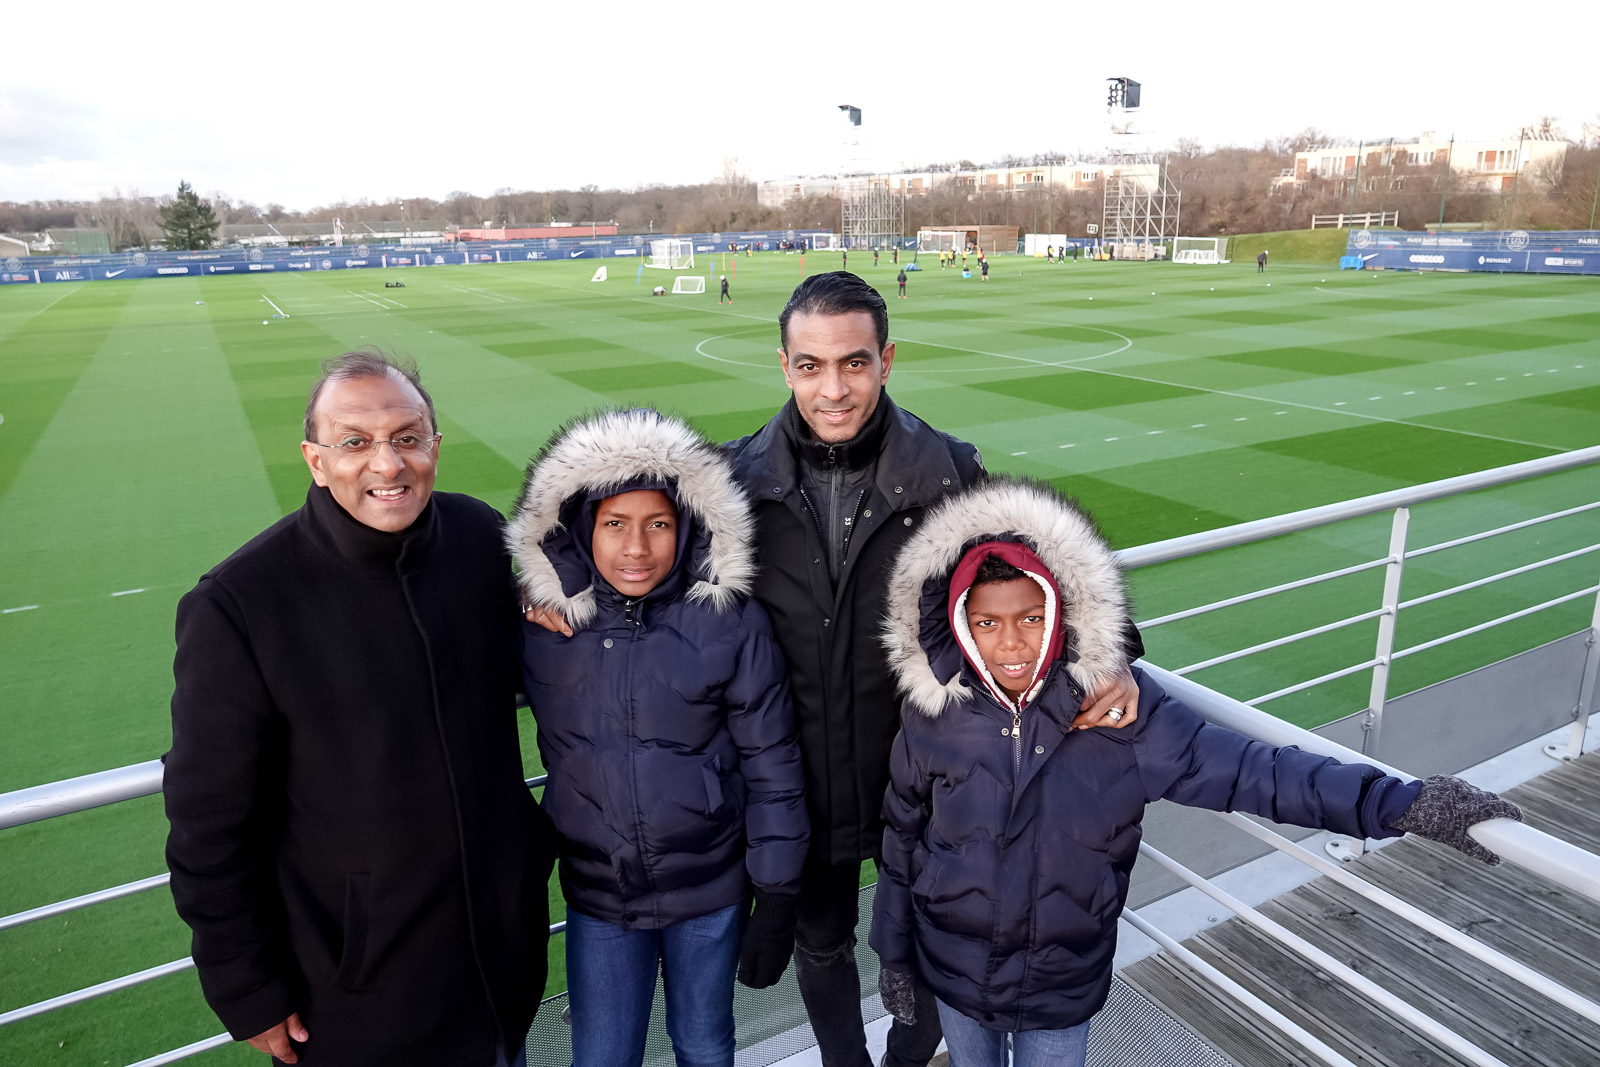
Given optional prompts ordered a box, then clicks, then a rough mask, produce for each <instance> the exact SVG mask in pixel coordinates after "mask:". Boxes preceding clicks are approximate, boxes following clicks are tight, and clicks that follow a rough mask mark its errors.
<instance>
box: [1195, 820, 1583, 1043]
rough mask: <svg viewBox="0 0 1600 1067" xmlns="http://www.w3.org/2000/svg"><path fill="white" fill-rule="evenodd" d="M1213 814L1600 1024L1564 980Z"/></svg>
mask: <svg viewBox="0 0 1600 1067" xmlns="http://www.w3.org/2000/svg"><path fill="white" fill-rule="evenodd" d="M1212 814H1214V815H1216V816H1217V817H1218V818H1220V819H1224V820H1226V821H1227V822H1229V823H1230V824H1232V825H1234V826H1237V827H1239V828H1240V829H1242V830H1244V831H1245V832H1246V833H1248V834H1250V835H1251V836H1252V837H1254V838H1256V839H1257V840H1258V841H1263V842H1265V843H1267V844H1269V845H1271V846H1272V847H1273V848H1275V849H1277V850H1278V851H1279V852H1282V853H1283V854H1284V855H1286V856H1288V857H1290V858H1291V859H1295V860H1298V861H1299V862H1301V863H1303V864H1305V865H1306V866H1307V867H1310V868H1311V869H1312V870H1314V871H1316V872H1318V873H1319V874H1321V875H1323V876H1324V877H1326V878H1329V879H1331V880H1332V881H1335V882H1337V883H1338V884H1340V885H1341V886H1343V887H1344V888H1346V889H1348V890H1350V892H1352V893H1355V894H1357V895H1359V896H1361V897H1364V898H1366V899H1367V900H1370V901H1371V902H1372V903H1374V904H1376V905H1378V906H1379V907H1380V908H1383V909H1384V910H1386V911H1389V912H1392V913H1394V914H1395V915H1398V916H1399V917H1400V918H1402V919H1404V920H1405V921H1407V922H1409V923H1411V924H1412V925H1413V926H1416V927H1418V928H1419V929H1422V930H1425V931H1427V932H1428V933H1429V934H1432V935H1433V936H1434V937H1437V938H1438V939H1439V940H1441V941H1445V942H1447V943H1449V944H1451V945H1454V946H1455V947H1456V948H1458V949H1460V950H1461V951H1462V952H1465V953H1466V954H1467V955H1469V956H1471V957H1472V958H1473V959H1476V960H1478V961H1480V962H1482V963H1484V964H1486V965H1488V966H1490V967H1493V968H1494V969H1495V970H1497V971H1499V972H1500V973H1501V974H1503V975H1505V976H1506V977H1508V978H1510V979H1512V980H1513V981H1516V982H1520V983H1522V984H1523V985H1525V986H1527V987H1528V988H1529V989H1531V990H1533V991H1534V992H1536V993H1538V994H1539V995H1540V996H1542V997H1546V998H1548V999H1549V1000H1552V1001H1554V1002H1556V1003H1557V1004H1560V1005H1561V1006H1562V1007H1564V1008H1567V1009H1569V1010H1571V1011H1573V1012H1575V1013H1577V1014H1578V1015H1581V1016H1583V1017H1584V1018H1585V1019H1588V1020H1589V1021H1590V1022H1592V1023H1600V1004H1596V1003H1595V1002H1594V1001H1592V1000H1590V999H1589V998H1588V997H1585V996H1583V995H1581V994H1579V993H1576V992H1574V991H1573V990H1571V989H1568V988H1567V987H1566V986H1564V985H1562V984H1561V983H1560V982H1557V981H1555V980H1554V979H1552V978H1549V977H1547V976H1545V975H1543V974H1540V973H1539V972H1538V971H1536V970H1534V969H1533V968H1532V967H1529V966H1528V965H1527V964H1525V963H1522V962H1520V961H1518V960H1514V959H1512V958H1511V957H1510V956H1507V955H1506V954H1505V953H1503V952H1501V951H1499V950H1498V949H1495V948H1492V947H1490V946H1489V945H1486V944H1484V943H1483V942H1482V941H1479V940H1478V939H1477V938H1473V937H1468V936H1467V935H1466V934H1464V933H1462V932H1461V931H1460V930H1457V929H1456V928H1455V927H1453V926H1451V925H1450V924H1449V923H1447V922H1445V921H1443V920H1442V919H1437V918H1435V917H1434V916H1432V915H1429V914H1428V913H1427V912H1425V911H1423V910H1422V909H1421V908H1418V907H1417V906H1416V905H1414V904H1412V903H1410V902H1409V901H1406V900H1403V899H1401V898H1400V897H1397V896H1395V895H1394V894H1393V893H1391V892H1389V891H1388V890H1386V889H1382V888H1380V887H1378V886H1375V885H1373V884H1372V883H1371V882H1369V881H1367V880H1366V879H1364V878H1357V877H1356V876H1355V875H1353V874H1351V873H1350V872H1349V871H1348V870H1346V869H1344V868H1343V867H1340V866H1339V865H1338V864H1337V863H1334V862H1333V861H1332V860H1329V859H1327V858H1326V857H1324V856H1319V855H1317V854H1316V853H1315V852H1312V851H1311V850H1310V849H1308V848H1306V847H1305V846H1304V845H1300V844H1297V843H1296V842H1294V841H1291V840H1289V839H1288V838H1287V837H1284V836H1283V835H1282V834H1280V833H1276V832H1275V831H1273V830H1270V829H1268V828H1267V827H1265V826H1262V825H1261V824H1259V823H1257V822H1254V821H1252V820H1250V819H1247V818H1245V817H1244V816H1243V815H1241V814H1239V813H1238V812H1236V811H1231V812H1221V811H1218V812H1213V813H1212Z"/></svg>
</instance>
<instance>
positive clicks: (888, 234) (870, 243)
mask: <svg viewBox="0 0 1600 1067" xmlns="http://www.w3.org/2000/svg"><path fill="white" fill-rule="evenodd" d="M839 111H840V112H841V113H842V114H843V115H844V119H845V122H846V123H848V125H847V127H846V135H845V160H844V166H843V167H842V168H841V171H840V175H839V234H840V237H841V239H842V240H843V241H844V244H845V247H846V248H887V247H889V242H890V241H891V240H893V239H898V238H899V237H900V232H901V230H902V228H903V227H902V225H901V223H902V220H903V218H904V215H903V214H902V210H903V209H902V205H901V203H900V201H899V199H898V198H896V197H895V196H894V195H893V193H891V192H890V191H889V181H888V179H887V178H884V177H880V176H876V175H872V174H863V173H861V172H862V171H865V170H866V169H867V168H866V166H865V164H864V162H863V159H862V156H861V136H860V134H859V133H858V132H857V131H858V130H860V128H861V109H860V108H859V107H856V106H855V105H854V104H840V105H839Z"/></svg>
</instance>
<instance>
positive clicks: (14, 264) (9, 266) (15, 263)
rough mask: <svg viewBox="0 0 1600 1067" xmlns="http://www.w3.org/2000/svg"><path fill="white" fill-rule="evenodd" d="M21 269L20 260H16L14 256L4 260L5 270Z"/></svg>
mask: <svg viewBox="0 0 1600 1067" xmlns="http://www.w3.org/2000/svg"><path fill="white" fill-rule="evenodd" d="M21 269H22V260H20V259H18V258H17V257H16V256H12V257H11V258H10V259H8V260H6V270H21Z"/></svg>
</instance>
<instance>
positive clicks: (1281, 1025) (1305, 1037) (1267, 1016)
mask: <svg viewBox="0 0 1600 1067" xmlns="http://www.w3.org/2000/svg"><path fill="white" fill-rule="evenodd" d="M1122 921H1123V922H1125V923H1127V924H1128V925H1129V926H1131V927H1133V928H1134V929H1135V930H1137V931H1139V932H1140V933H1141V934H1143V935H1144V936H1146V937H1148V938H1149V939H1150V940H1152V941H1154V942H1155V943H1156V944H1158V945H1160V946H1161V947H1162V948H1164V949H1166V950H1167V951H1168V952H1170V953H1172V955H1173V956H1175V957H1176V958H1177V959H1179V960H1180V961H1182V962H1183V963H1184V964H1185V965H1186V966H1188V967H1189V969H1190V970H1192V971H1194V972H1195V973H1196V974H1198V975H1200V977H1202V978H1204V979H1205V980H1206V981H1208V982H1210V983H1211V984H1212V985H1214V986H1216V987H1217V988H1218V989H1221V990H1222V991H1223V992H1224V993H1226V994H1228V995H1229V996H1230V997H1232V998H1233V999H1234V1000H1236V1001H1238V1002H1239V1003H1240V1004H1242V1005H1244V1006H1245V1007H1246V1008H1248V1009H1249V1010H1250V1011H1251V1012H1252V1013H1254V1014H1255V1015H1257V1016H1259V1017H1260V1018H1261V1019H1262V1020H1264V1021H1265V1022H1267V1023H1268V1024H1270V1025H1271V1026H1272V1027H1273V1028H1274V1029H1276V1030H1278V1031H1279V1032H1281V1033H1282V1034H1283V1035H1284V1036H1285V1037H1288V1038H1289V1039H1290V1040H1291V1041H1293V1042H1294V1043H1295V1044H1297V1045H1299V1046H1300V1047H1301V1048H1303V1049H1305V1050H1306V1051H1307V1052H1309V1053H1311V1054H1312V1055H1313V1056H1316V1057H1317V1058H1318V1059H1320V1060H1321V1061H1322V1062H1324V1063H1326V1064H1329V1065H1330V1067H1356V1065H1355V1064H1354V1063H1352V1062H1351V1061H1350V1060H1349V1059H1347V1058H1346V1057H1345V1056H1343V1055H1341V1054H1340V1053H1339V1052H1338V1051H1337V1050H1335V1049H1334V1048H1333V1047H1332V1046H1330V1045H1328V1044H1327V1043H1326V1042H1325V1041H1323V1040H1322V1039H1321V1038H1319V1037H1317V1036H1316V1035H1314V1034H1312V1033H1311V1032H1310V1031H1309V1030H1307V1029H1306V1028H1305V1027H1303V1026H1301V1025H1300V1024H1299V1023H1297V1022H1295V1021H1294V1020H1293V1019H1291V1018H1289V1017H1288V1016H1287V1015H1285V1014H1283V1013H1282V1012H1281V1011H1279V1010H1278V1009H1277V1008H1274V1007H1273V1006H1272V1005H1271V1004H1268V1003H1267V1002H1266V1001H1264V1000H1262V999H1261V998H1260V997H1258V996H1256V995H1255V994H1254V993H1252V992H1250V990H1248V989H1246V988H1245V987H1244V986H1242V985H1240V984H1239V983H1238V982H1236V981H1234V980H1233V979H1232V978H1229V977H1228V976H1227V975H1226V974H1223V973H1222V972H1221V971H1219V970H1218V969H1217V968H1216V967H1213V966H1212V965H1211V964H1209V963H1207V962H1206V961H1205V960H1203V959H1201V958H1200V957H1199V956H1197V955H1195V954H1194V953H1193V952H1192V951H1190V950H1189V949H1187V948H1185V947H1184V946H1183V945H1182V944H1181V943H1180V942H1179V941H1178V940H1177V939H1176V938H1173V937H1171V936H1169V935H1168V934H1167V933H1165V932H1164V931H1162V930H1161V929H1160V928H1158V927H1156V926H1155V925H1154V924H1152V923H1151V922H1150V920H1148V919H1146V918H1145V917H1144V916H1142V915H1140V914H1139V913H1138V912H1136V911H1134V910H1133V909H1131V908H1129V909H1127V910H1125V911H1124V912H1123V913H1122Z"/></svg>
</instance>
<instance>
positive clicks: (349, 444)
mask: <svg viewBox="0 0 1600 1067" xmlns="http://www.w3.org/2000/svg"><path fill="white" fill-rule="evenodd" d="M443 436H444V434H441V433H430V434H422V433H403V434H398V435H396V436H394V437H391V438H389V439H388V440H387V441H375V440H373V439H372V438H370V437H363V436H361V435H360V434H358V433H352V434H347V435H345V436H344V437H341V438H340V439H339V440H337V441H334V442H332V443H331V444H325V443H323V442H322V441H310V440H309V439H308V442H307V443H309V444H313V445H316V446H317V447H318V448H331V449H333V450H334V451H335V452H337V453H338V454H339V455H341V456H364V455H366V454H367V453H368V452H371V451H372V450H373V449H374V448H376V447H377V446H379V445H388V446H389V447H390V448H393V449H394V450H395V451H396V452H398V453H400V454H401V455H402V456H426V455H427V454H428V453H429V452H432V451H433V447H434V446H435V445H437V444H438V443H439V438H441V437H443Z"/></svg>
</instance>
